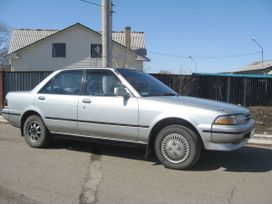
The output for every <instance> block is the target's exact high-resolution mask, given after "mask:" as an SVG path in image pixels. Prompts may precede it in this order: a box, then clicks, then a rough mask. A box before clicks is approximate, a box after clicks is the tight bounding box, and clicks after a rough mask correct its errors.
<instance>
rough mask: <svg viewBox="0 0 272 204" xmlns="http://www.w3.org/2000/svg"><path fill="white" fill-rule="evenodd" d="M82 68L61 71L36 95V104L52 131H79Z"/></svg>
mask: <svg viewBox="0 0 272 204" xmlns="http://www.w3.org/2000/svg"><path fill="white" fill-rule="evenodd" d="M82 77H83V71H82V70H69V71H63V72H60V73H59V74H58V75H56V76H55V77H54V78H53V79H51V80H50V81H49V82H48V83H47V84H46V85H45V86H44V87H43V88H42V89H41V90H40V91H39V93H38V94H37V95H36V98H35V105H36V107H38V108H39V109H40V112H41V113H42V114H43V115H44V117H45V121H44V122H45V124H46V126H47V127H48V129H49V130H50V131H53V132H59V133H72V134H73V133H74V134H76V133H77V105H78V99H79V94H80V91H81V81H82Z"/></svg>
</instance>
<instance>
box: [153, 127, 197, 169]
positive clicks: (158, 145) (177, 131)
mask: <svg viewBox="0 0 272 204" xmlns="http://www.w3.org/2000/svg"><path fill="white" fill-rule="evenodd" d="M154 149H155V154H156V156H157V158H158V159H159V161H160V162H161V163H162V164H163V165H164V166H165V167H166V168H171V169H189V168H191V167H192V166H193V165H194V164H195V163H196V162H197V161H198V159H199V157H200V153H201V143H200V141H199V138H198V136H197V135H196V134H195V132H193V131H192V130H191V129H189V128H187V127H185V126H181V125H171V126H167V127H165V128H163V129H162V130H161V131H160V132H159V134H158V135H157V138H156V140H155V144H154Z"/></svg>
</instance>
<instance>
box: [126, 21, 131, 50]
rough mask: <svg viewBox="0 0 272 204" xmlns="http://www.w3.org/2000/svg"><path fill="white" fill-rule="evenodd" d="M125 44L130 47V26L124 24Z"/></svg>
mask: <svg viewBox="0 0 272 204" xmlns="http://www.w3.org/2000/svg"><path fill="white" fill-rule="evenodd" d="M125 43H126V44H125V45H126V47H127V48H129V49H130V45H131V27H130V26H126V27H125Z"/></svg>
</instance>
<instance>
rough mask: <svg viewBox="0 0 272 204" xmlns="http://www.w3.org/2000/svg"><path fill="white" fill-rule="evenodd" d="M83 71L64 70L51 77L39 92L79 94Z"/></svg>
mask: <svg viewBox="0 0 272 204" xmlns="http://www.w3.org/2000/svg"><path fill="white" fill-rule="evenodd" d="M82 74H83V71H81V70H75V71H64V72H61V73H59V74H58V75H57V76H55V77H54V78H53V79H51V80H50V81H49V82H48V83H47V84H46V85H45V86H44V87H43V88H42V89H41V90H40V92H39V93H46V94H62V95H79V93H80V87H81V79H82Z"/></svg>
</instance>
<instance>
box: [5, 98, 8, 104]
mask: <svg viewBox="0 0 272 204" xmlns="http://www.w3.org/2000/svg"><path fill="white" fill-rule="evenodd" d="M4 106H8V100H7V99H6V98H5V101H4Z"/></svg>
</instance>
